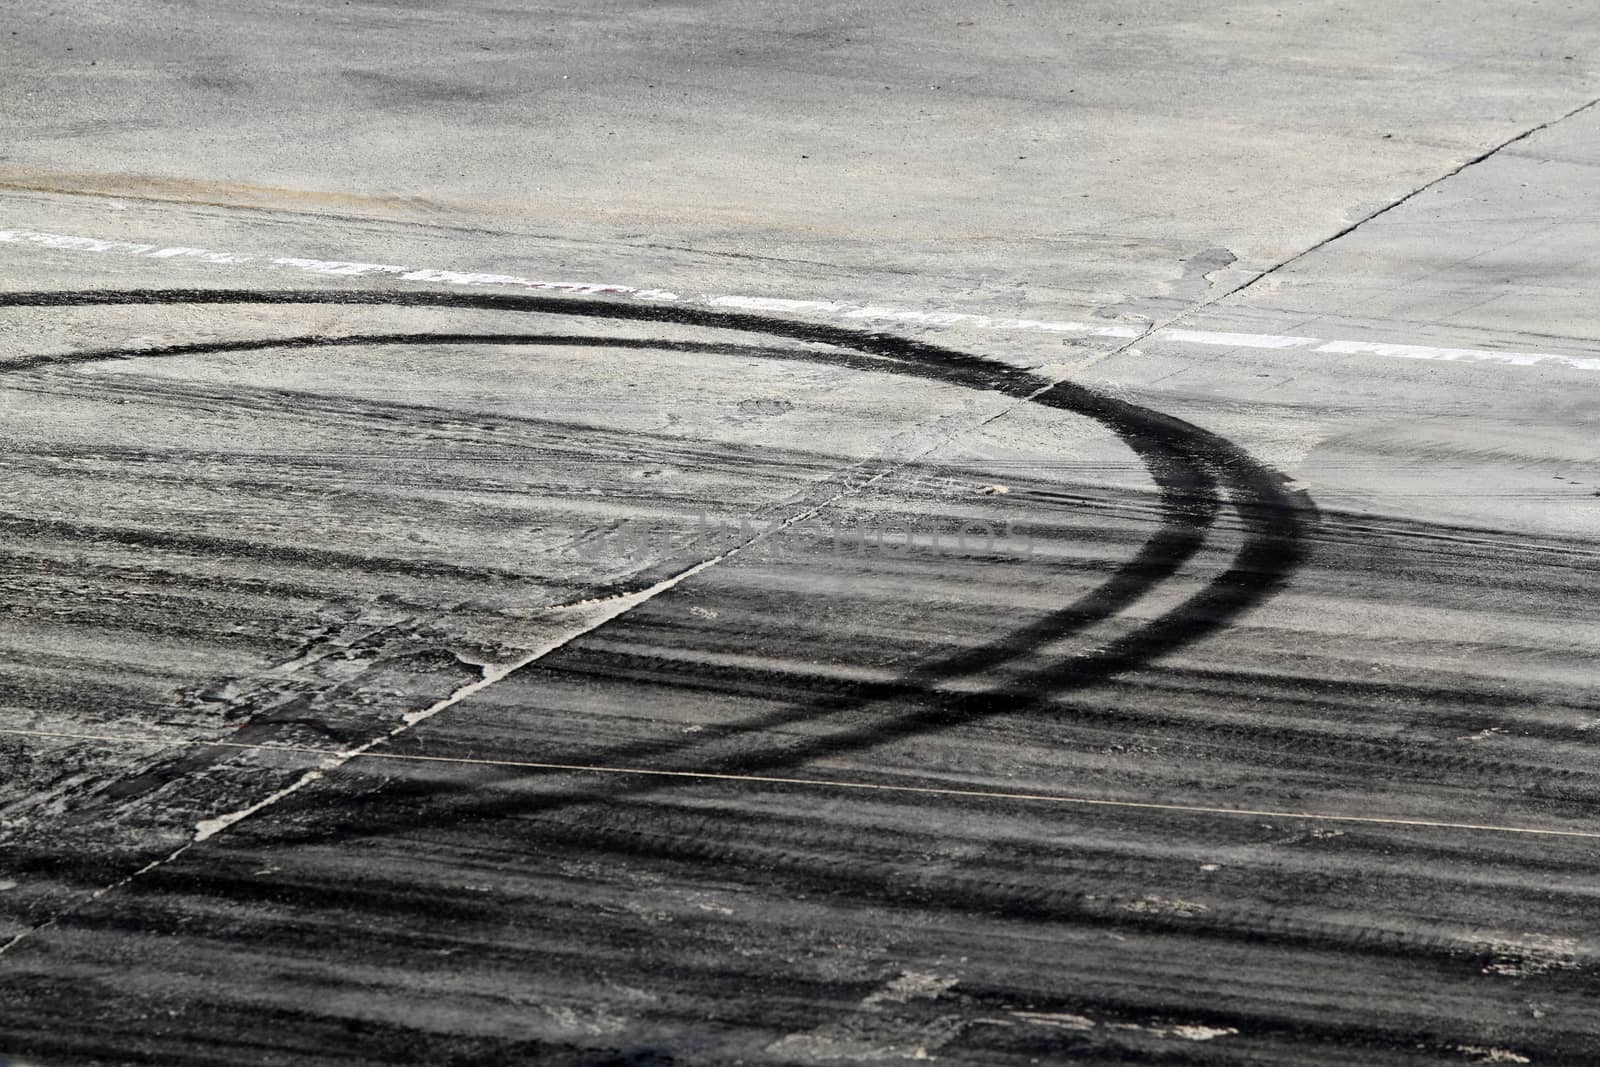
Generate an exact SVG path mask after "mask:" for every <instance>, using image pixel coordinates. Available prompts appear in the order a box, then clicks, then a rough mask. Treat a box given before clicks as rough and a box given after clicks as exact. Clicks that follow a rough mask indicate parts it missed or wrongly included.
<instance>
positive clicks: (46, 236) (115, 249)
mask: <svg viewBox="0 0 1600 1067" xmlns="http://www.w3.org/2000/svg"><path fill="white" fill-rule="evenodd" d="M0 243H8V244H19V245H31V246H34V247H38V248H47V249H52V250H55V251H59V252H86V253H92V254H96V255H114V256H134V257H138V258H141V259H183V260H190V261H194V262H197V263H204V264H210V265H214V266H225V267H233V266H241V265H250V266H255V267H264V268H267V269H271V270H283V271H294V272H296V273H301V274H318V275H324V276H330V275H331V276H339V277H364V278H369V277H383V278H393V279H395V280H397V281H402V282H421V283H426V284H431V285H465V286H477V287H488V288H504V289H521V290H528V291H534V292H556V293H569V294H571V295H574V296H616V297H626V298H629V299H634V300H653V301H660V302H663V303H671V302H685V303H692V304H700V305H703V306H705V307H711V308H725V309H728V310H739V311H772V312H780V313H783V314H790V315H811V316H816V317H819V318H829V319H838V320H844V321H854V322H885V323H901V324H904V325H911V326H924V327H930V328H936V329H937V328H947V327H953V326H959V327H965V328H968V329H978V330H997V331H1001V332H1033V333H1059V334H1070V335H1074V336H1079V337H1116V338H1122V339H1124V340H1127V339H1133V338H1138V337H1141V336H1142V335H1143V334H1144V332H1145V329H1147V328H1144V327H1139V326H1129V325H1117V324H1100V323H1089V322H1074V321H1051V320H1047V319H1023V318H1006V317H1001V316H992V315H973V314H968V313H965V312H958V311H913V310H906V309H902V308H890V307H881V306H877V305H873V304H855V303H848V302H844V301H834V300H788V299H784V298H781V297H762V296H718V295H712V294H706V295H701V296H683V295H680V294H678V293H673V292H670V291H668V290H665V289H646V288H640V287H638V286H633V285H613V284H603V283H598V282H558V281H547V280H541V279H537V278H524V277H521V276H520V275H515V274H495V273H484V272H478V271H458V270H447V269H443V268H438V267H406V266H400V265H398V264H393V263H368V262H364V261H362V260H354V259H351V260H342V259H307V258H304V257H301V256H273V255H254V254H248V253H243V252H220V251H215V250H213V249H206V248H192V247H189V246H186V245H162V244H143V243H140V242H137V241H114V240H105V239H102V238H97V237H81V236H75V235H72V234H61V233H47V232H44V231H41V230H32V229H27V228H20V227H19V228H0ZM1150 336H1151V339H1160V340H1162V341H1169V342H1174V343H1177V344H1191V345H1207V346H1212V347H1224V348H1261V349H1274V350H1281V351H1291V350H1299V351H1307V352H1317V353H1321V354H1324V355H1333V356H1380V357H1385V358H1390V359H1432V360H1443V361H1446V362H1470V363H1501V364H1506V365H1510V366H1519V367H1525V366H1533V365H1536V364H1548V365H1552V366H1560V367H1569V368H1572V369H1574V370H1586V371H1600V358H1589V357H1583V356H1568V355H1561V354H1557V353H1553V352H1518V351H1502V350H1499V349H1491V348H1446V347H1436V346H1432V345H1412V344H1398V343H1394V342H1389V341H1342V340H1325V339H1323V338H1320V337H1299V336H1290V335H1280V334H1265V333H1226V332H1213V331H1208V330H1183V329H1177V328H1175V327H1170V326H1165V327H1160V328H1157V329H1155V330H1153V331H1151V333H1150Z"/></svg>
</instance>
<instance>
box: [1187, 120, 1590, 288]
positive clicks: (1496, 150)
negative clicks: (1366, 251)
mask: <svg viewBox="0 0 1600 1067" xmlns="http://www.w3.org/2000/svg"><path fill="white" fill-rule="evenodd" d="M1597 105H1600V97H1595V98H1594V99H1593V100H1590V101H1589V102H1588V103H1585V104H1579V105H1578V106H1577V107H1575V108H1573V109H1572V110H1570V111H1567V112H1565V113H1564V114H1561V115H1558V116H1556V117H1555V118H1553V119H1548V120H1546V121H1545V122H1541V123H1539V124H1538V125H1537V126H1530V127H1528V128H1527V129H1526V130H1523V131H1522V132H1521V133H1519V134H1517V135H1516V136H1514V137H1508V138H1507V139H1506V140H1504V141H1501V142H1500V143H1499V144H1497V145H1494V146H1493V147H1491V148H1488V149H1485V150H1484V151H1482V152H1479V153H1478V154H1477V155H1475V156H1473V157H1472V158H1471V159H1468V160H1466V161H1465V162H1463V163H1458V164H1457V165H1456V166H1454V167H1452V168H1451V169H1450V170H1447V171H1445V172H1444V173H1443V174H1441V175H1439V176H1438V177H1437V178H1434V179H1433V180H1432V181H1428V182H1424V183H1423V184H1421V185H1419V186H1417V187H1416V188H1415V189H1413V190H1411V191H1410V192H1409V193H1406V194H1405V195H1404V196H1401V197H1399V198H1398V199H1395V200H1392V201H1390V202H1389V203H1387V204H1385V205H1384V206H1383V207H1380V208H1378V209H1377V210H1376V211H1371V212H1368V213H1367V214H1366V215H1364V216H1362V217H1361V218H1359V219H1357V220H1356V221H1355V222H1352V223H1350V224H1349V225H1348V226H1346V227H1344V229H1342V230H1339V231H1338V232H1337V233H1334V234H1332V235H1330V236H1328V237H1324V238H1323V239H1322V240H1320V241H1318V242H1317V243H1316V244H1314V245H1312V246H1310V247H1309V248H1305V249H1302V250H1301V251H1299V252H1296V253H1295V254H1294V255H1292V256H1289V257H1287V258H1285V259H1281V260H1279V261H1278V262H1277V263H1274V264H1273V265H1272V266H1270V267H1268V268H1267V269H1266V270H1264V271H1262V272H1261V273H1260V274H1257V275H1255V276H1254V277H1252V278H1248V279H1246V280H1245V281H1242V282H1240V283H1239V284H1238V285H1236V286H1234V287H1233V288H1232V289H1229V290H1228V291H1227V292H1225V293H1223V294H1222V295H1220V296H1218V297H1216V298H1214V299H1212V300H1206V301H1203V302H1202V303H1200V304H1199V305H1198V306H1197V307H1195V308H1193V309H1191V310H1194V311H1198V310H1200V309H1202V308H1206V307H1210V306H1211V305H1212V304H1215V303H1218V302H1219V301H1222V300H1226V299H1228V298H1229V297H1230V296H1235V295H1237V294H1239V293H1242V292H1244V291H1245V290H1246V289H1248V288H1250V287H1251V286H1252V285H1255V284H1256V283H1257V282H1259V281H1260V280H1261V279H1263V278H1266V277H1269V276H1270V275H1273V274H1276V273H1277V272H1278V271H1280V270H1283V269H1284V268H1285V267H1288V266H1291V265H1292V264H1294V263H1297V262H1299V261H1300V260H1302V259H1304V258H1305V257H1307V256H1309V255H1311V254H1312V253H1314V252H1317V251H1320V250H1321V249H1323V248H1326V247H1327V246H1328V245H1331V244H1333V243H1334V242H1335V241H1338V240H1340V239H1342V238H1345V237H1348V236H1350V235H1351V234H1352V233H1354V232H1355V231H1357V230H1359V229H1360V228H1361V227H1363V226H1365V225H1366V224H1367V223H1369V222H1371V221H1372V220H1373V219H1376V218H1378V217H1379V216H1381V215H1387V214H1388V213H1389V212H1391V211H1393V210H1394V209H1395V208H1397V207H1400V206H1401V205H1402V204H1406V203H1409V202H1410V201H1411V200H1414V199H1415V198H1417V197H1418V196H1421V195H1422V194H1423V193H1425V192H1427V191H1428V190H1429V189H1432V188H1434V187H1435V186H1438V185H1442V184H1443V183H1445V182H1447V181H1449V180H1450V179H1451V178H1454V177H1455V176H1456V175H1457V174H1460V173H1461V172H1462V171H1464V170H1468V169H1470V168H1472V167H1475V166H1477V165H1478V164H1479V163H1482V162H1484V161H1485V160H1487V159H1491V158H1493V157H1494V156H1497V155H1499V154H1500V153H1501V152H1503V151H1505V150H1506V149H1507V148H1510V147H1511V146H1512V145H1514V144H1517V143H1519V142H1521V141H1526V140H1527V139H1528V138H1530V137H1532V136H1533V135H1534V134H1536V133H1539V132H1541V131H1543V130H1548V129H1550V128H1551V127H1552V126H1557V125H1560V124H1561V123H1563V122H1565V121H1567V120H1568V119H1570V118H1574V117H1576V116H1578V115H1581V114H1583V113H1584V112H1585V111H1588V110H1590V109H1591V108H1593V107H1595V106H1597ZM1187 313H1188V312H1185V314H1187Z"/></svg>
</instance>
